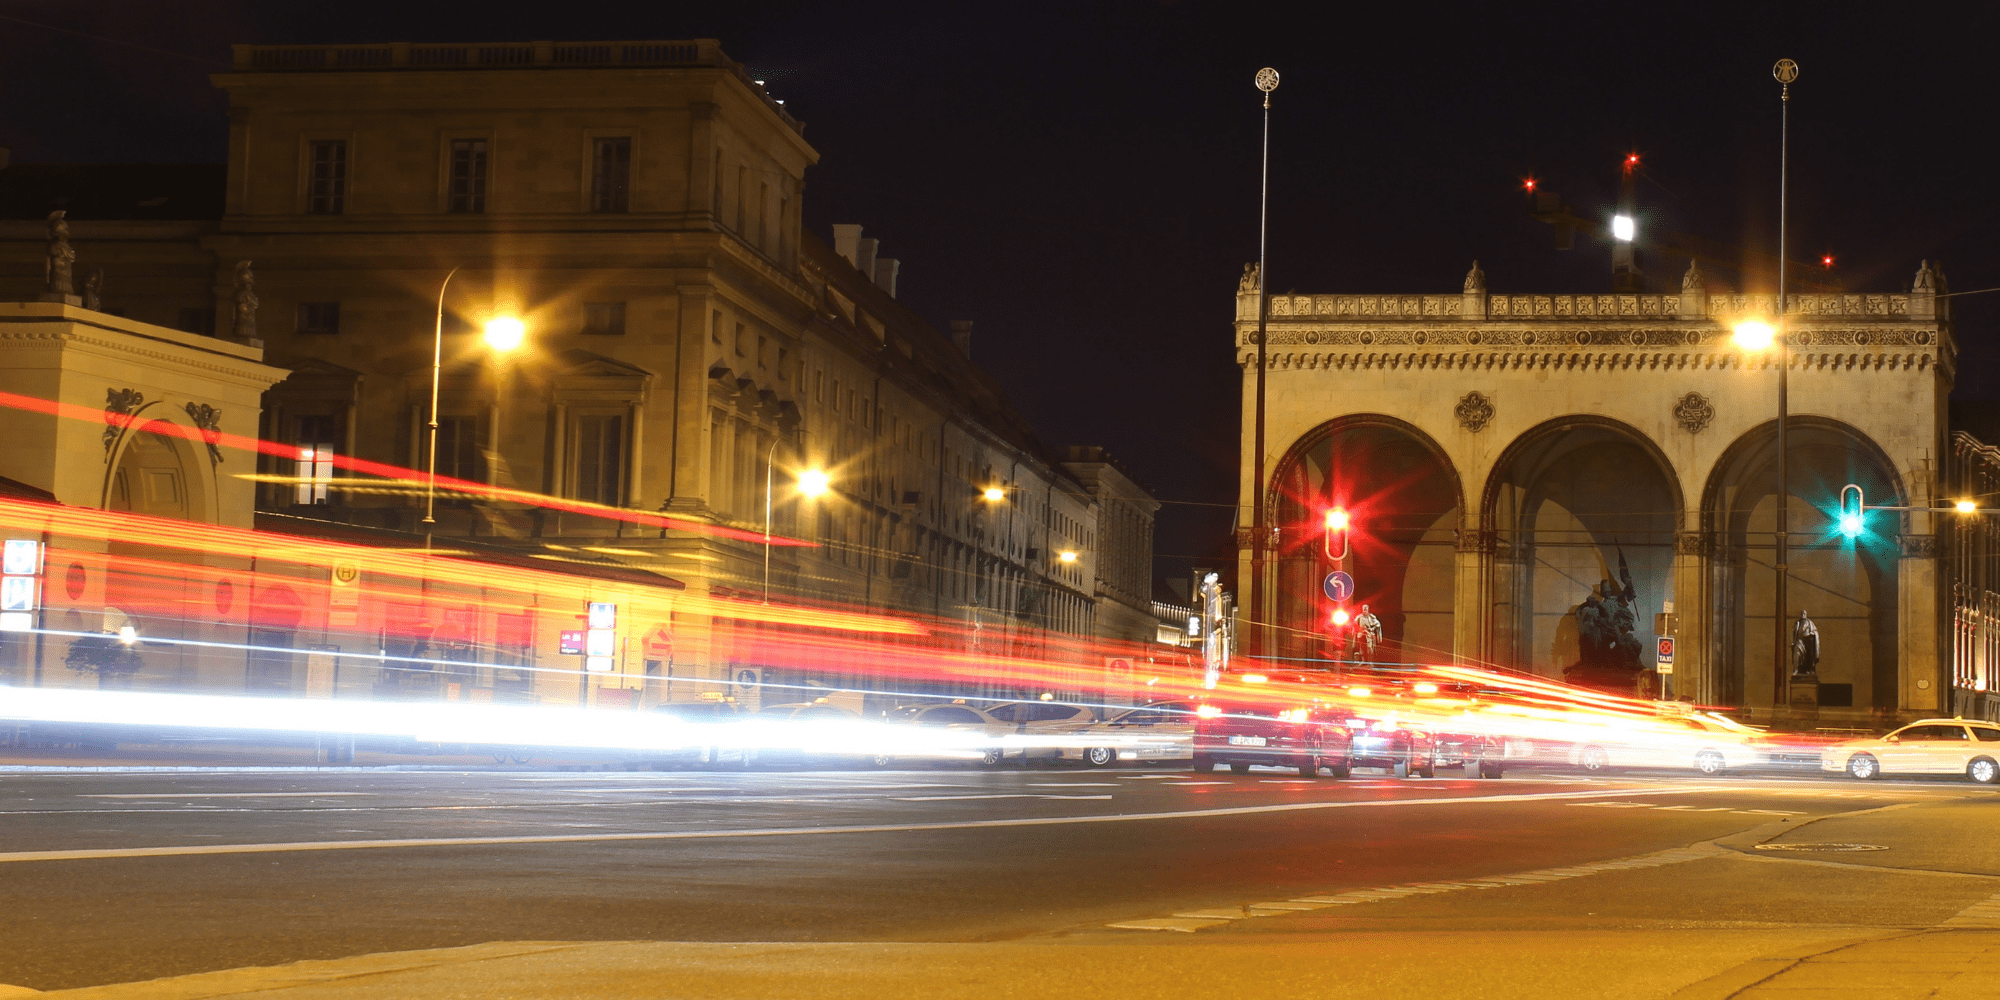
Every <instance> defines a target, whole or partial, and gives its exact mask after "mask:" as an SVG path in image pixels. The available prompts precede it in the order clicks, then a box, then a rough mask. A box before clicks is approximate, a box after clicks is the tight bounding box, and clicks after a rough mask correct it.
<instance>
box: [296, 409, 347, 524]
mask: <svg viewBox="0 0 2000 1000" xmlns="http://www.w3.org/2000/svg"><path fill="white" fill-rule="evenodd" d="M297 429H298V433H297V435H296V437H295V439H294V440H295V442H296V444H297V447H298V465H297V472H296V475H297V477H298V487H297V489H296V490H295V494H294V497H293V502H294V503H300V504H323V503H326V502H327V492H328V484H329V483H331V482H333V458H334V456H335V455H337V454H339V452H340V446H339V444H338V443H337V441H336V438H335V432H336V431H337V430H338V429H339V421H337V420H336V419H335V418H333V417H331V416H310V417H304V416H302V417H299V418H298V424H297Z"/></svg>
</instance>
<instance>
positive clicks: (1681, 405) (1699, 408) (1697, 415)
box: [1674, 392, 1715, 434]
mask: <svg viewBox="0 0 2000 1000" xmlns="http://www.w3.org/2000/svg"><path fill="white" fill-rule="evenodd" d="M1674 419H1675V420H1677V421H1679V422H1680V425H1681V430H1684V431H1686V432H1688V433H1689V434H1700V433H1701V431H1702V428H1704V427H1707V426H1708V422H1709V421H1711V420H1714V419H1715V405H1714V404H1713V403H1710V402H1709V401H1708V397H1706V396H1703V395H1702V394H1701V393H1698V392H1690V393H1688V394H1687V395H1685V396H1682V397H1681V398H1680V401H1679V402H1677V403H1675V404H1674Z"/></svg>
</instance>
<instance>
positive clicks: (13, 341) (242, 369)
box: [0, 319, 286, 392]
mask: <svg viewBox="0 0 2000 1000" xmlns="http://www.w3.org/2000/svg"><path fill="white" fill-rule="evenodd" d="M46 322H48V323H52V324H66V323H70V322H71V321H69V320H62V319H49V320H47V321H46ZM82 329H90V328H88V327H85V328H82ZM133 339H138V338H136V337H134V338H133ZM72 346H85V347H95V348H100V349H103V350H105V351H107V352H115V353H117V354H121V355H126V356H129V357H136V358H146V359H148V360H151V361H158V362H164V363H166V364H171V365H175V366H178V367H181V368H191V369H194V370H196V371H203V372H209V373H211V374H214V375H222V376H228V377H230V378H232V379H234V380H236V381H237V382H240V383H241V384H243V385H245V386H249V387H252V388H255V389H256V390H258V391H259V392H261V391H263V390H265V389H267V388H270V387H271V386H273V385H276V384H277V383H278V382H280V381H282V380H283V379H284V377H285V375H286V372H285V370H284V369H282V368H273V367H272V366H270V365H267V364H265V363H263V362H261V361H251V360H249V359H247V358H232V360H233V361H234V363H233V364H219V363H217V362H214V361H208V360H205V358H206V357H219V358H228V357H231V356H230V355H227V354H221V353H213V352H207V351H203V350H202V349H201V348H199V347H187V348H183V350H185V351H189V352H195V353H197V354H198V355H200V357H196V358H190V357H188V356H187V355H186V354H179V353H171V352H168V351H162V350H158V349H156V348H151V347H137V346H134V345H133V344H132V343H131V342H130V341H126V340H112V339H110V338H108V337H96V336H91V335H90V334H88V333H83V332H79V328H77V327H75V326H71V327H69V328H67V329H57V330H50V329H47V328H46V327H44V328H43V329H21V328H18V327H16V326H15V325H14V324H0V350H37V349H40V350H48V349H51V348H53V349H56V350H64V349H67V348H69V347H72ZM252 369H263V370H264V371H265V372H271V373H274V374H275V375H276V377H275V378H268V379H266V378H245V377H244V376H245V375H246V374H249V373H250V371H251V370H252Z"/></svg>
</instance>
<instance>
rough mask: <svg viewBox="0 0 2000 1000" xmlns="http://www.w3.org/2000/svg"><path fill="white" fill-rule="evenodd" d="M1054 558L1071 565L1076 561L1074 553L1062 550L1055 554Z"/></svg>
mask: <svg viewBox="0 0 2000 1000" xmlns="http://www.w3.org/2000/svg"><path fill="white" fill-rule="evenodd" d="M1056 558H1057V559H1060V560H1062V561H1063V562H1066V563H1073V562H1075V561H1076V553H1075V552H1073V551H1071V550H1069V549H1064V550H1062V551H1061V552H1059V553H1057V554H1056Z"/></svg>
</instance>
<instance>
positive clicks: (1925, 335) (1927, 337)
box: [1917, 330, 1931, 344]
mask: <svg viewBox="0 0 2000 1000" xmlns="http://www.w3.org/2000/svg"><path fill="white" fill-rule="evenodd" d="M1930 342H1931V334H1930V331H1929V330H1925V331H1924V332H1922V333H1919V334H1917V343H1919V344H1928V343H1930Z"/></svg>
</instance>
